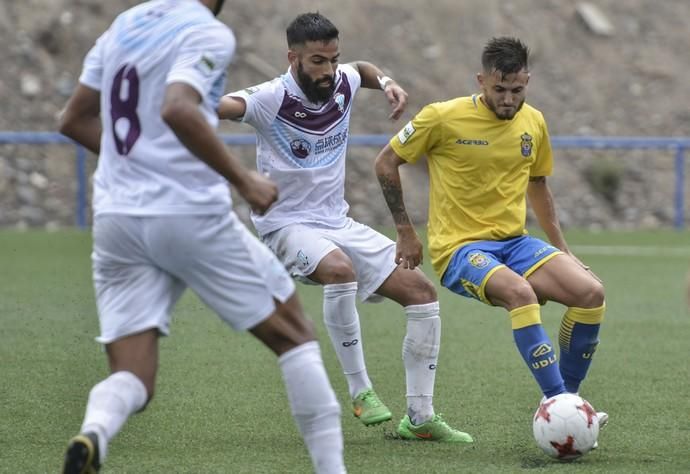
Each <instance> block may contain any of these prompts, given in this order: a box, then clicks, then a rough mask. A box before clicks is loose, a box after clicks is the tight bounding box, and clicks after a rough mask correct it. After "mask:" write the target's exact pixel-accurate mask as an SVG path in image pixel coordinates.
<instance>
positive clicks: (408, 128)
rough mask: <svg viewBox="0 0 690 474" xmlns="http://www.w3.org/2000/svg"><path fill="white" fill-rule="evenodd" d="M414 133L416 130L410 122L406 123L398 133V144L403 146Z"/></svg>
mask: <svg viewBox="0 0 690 474" xmlns="http://www.w3.org/2000/svg"><path fill="white" fill-rule="evenodd" d="M416 131H417V130H415V128H414V127H413V126H412V122H407V125H405V126H404V127H403V129H402V130H400V131H399V132H398V141H399V142H400V144H401V145H404V144H405V143H406V142H407V140H409V139H410V137H411V136H412V135H414V132H416Z"/></svg>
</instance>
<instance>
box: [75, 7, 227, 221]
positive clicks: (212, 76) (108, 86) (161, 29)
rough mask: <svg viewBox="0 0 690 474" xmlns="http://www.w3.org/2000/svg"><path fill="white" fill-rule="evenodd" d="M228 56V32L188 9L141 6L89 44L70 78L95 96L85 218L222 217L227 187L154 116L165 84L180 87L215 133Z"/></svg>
mask: <svg viewBox="0 0 690 474" xmlns="http://www.w3.org/2000/svg"><path fill="white" fill-rule="evenodd" d="M234 51H235V37H234V36H233V34H232V32H231V31H230V30H229V29H228V28H227V27H226V26H225V25H224V24H222V23H221V22H220V21H218V20H217V19H216V18H215V17H214V16H213V14H212V13H211V11H210V10H209V9H208V8H206V7H205V6H204V5H203V4H201V3H200V2H199V1H197V0H152V1H149V2H146V3H143V4H141V5H138V6H136V7H134V8H131V9H129V10H127V11H125V12H124V13H122V14H121V15H120V16H118V17H117V19H116V20H115V21H114V22H113V24H112V25H111V26H110V28H109V29H108V30H107V31H106V32H105V33H104V34H103V35H102V36H101V37H100V38H99V39H98V41H97V42H96V44H95V46H94V47H93V48H92V49H91V51H89V53H88V55H87V56H86V59H85V60H84V68H83V71H82V74H81V77H80V78H79V81H80V82H81V83H82V84H84V85H85V86H87V87H90V88H92V89H96V90H99V91H100V92H101V120H102V123H103V133H102V137H101V153H100V157H99V162H98V168H97V170H96V173H95V177H94V198H93V208H94V213H95V214H98V213H117V214H129V215H168V214H197V215H200V214H221V213H225V212H229V211H230V207H231V201H230V193H229V189H228V183H227V181H226V180H224V179H223V178H222V177H221V176H220V175H219V174H217V173H216V172H215V171H213V170H212V169H211V168H209V167H208V166H207V165H206V164H205V163H204V162H202V161H201V160H199V159H198V158H196V157H195V156H194V155H192V154H191V152H190V151H189V150H188V149H187V148H186V147H185V146H184V145H182V143H181V142H180V141H179V140H178V139H177V137H176V135H175V134H174V133H173V131H172V130H171V129H170V128H169V127H168V125H167V124H165V122H164V121H163V119H162V118H161V108H162V105H163V100H164V95H165V87H164V85H165V84H171V83H179V82H181V83H185V84H188V85H190V86H192V87H193V88H195V89H196V90H197V91H198V92H199V94H200V95H201V97H202V103H201V104H200V106H199V107H200V110H201V111H202V113H203V114H204V116H205V117H206V119H207V120H208V122H209V124H211V126H212V127H214V128H215V127H216V126H217V125H218V118H217V115H216V109H217V106H218V102H219V100H220V97H221V95H222V93H223V90H224V87H225V74H226V69H227V67H228V64H229V63H230V60H231V59H232V56H233V54H234Z"/></svg>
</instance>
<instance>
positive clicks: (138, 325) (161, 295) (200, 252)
mask: <svg viewBox="0 0 690 474" xmlns="http://www.w3.org/2000/svg"><path fill="white" fill-rule="evenodd" d="M93 241H94V243H93V253H92V255H91V258H92V264H93V281H94V287H95V290H96V303H97V306H98V317H99V320H100V326H101V335H100V337H98V338H96V340H97V341H98V342H101V343H104V344H107V343H109V342H113V341H115V340H117V339H120V338H122V337H124V336H128V335H131V334H136V333H139V332H142V331H145V330H148V329H152V328H157V329H158V330H159V331H160V332H161V333H162V334H163V335H168V334H169V326H170V313H171V312H172V309H173V307H174V305H175V303H176V302H177V300H178V299H179V297H180V296H181V295H182V293H183V291H184V290H185V288H187V287H189V288H191V289H192V290H193V291H194V292H195V293H196V294H197V295H198V296H199V298H200V299H201V300H202V301H203V302H204V303H205V304H206V305H207V306H209V307H210V308H211V309H213V310H214V311H215V312H216V313H217V314H218V316H220V318H221V319H223V320H224V321H225V322H226V323H227V324H229V325H230V326H232V327H233V328H234V329H236V330H246V329H250V328H252V327H254V326H256V325H257V324H259V323H260V322H262V321H263V320H265V319H266V318H267V317H268V316H270V315H271V314H272V313H273V312H274V311H275V303H274V301H273V299H274V298H275V299H277V300H278V301H280V302H284V301H286V300H287V299H288V298H290V296H292V294H293V293H294V291H295V284H294V282H293V281H292V279H291V278H290V276H289V274H288V273H287V272H286V271H285V269H284V268H283V266H282V265H281V263H280V262H279V261H278V259H277V258H276V257H275V256H274V255H273V254H272V253H271V251H270V250H269V249H268V248H267V247H266V246H265V245H263V244H262V243H261V242H259V240H258V239H257V238H256V237H254V236H253V235H252V234H251V233H250V232H249V231H248V230H247V228H246V227H245V226H244V225H243V224H242V223H241V222H239V220H238V219H237V216H235V214H234V213H230V214H224V215H212V216H156V217H135V216H127V215H116V214H105V215H98V216H96V218H95V219H94V226H93Z"/></svg>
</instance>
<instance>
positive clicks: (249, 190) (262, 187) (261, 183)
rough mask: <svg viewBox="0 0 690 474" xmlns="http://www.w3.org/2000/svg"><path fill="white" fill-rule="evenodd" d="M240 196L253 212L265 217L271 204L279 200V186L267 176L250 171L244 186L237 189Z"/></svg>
mask: <svg viewBox="0 0 690 474" xmlns="http://www.w3.org/2000/svg"><path fill="white" fill-rule="evenodd" d="M237 191H238V192H239V193H240V195H241V196H242V197H243V198H244V199H245V200H246V201H247V203H248V204H249V206H250V207H251V209H252V212H254V213H256V214H259V215H263V214H265V213H266V211H267V210H268V208H269V207H271V204H273V203H274V202H276V200H277V199H278V186H277V185H276V184H275V183H274V182H273V181H271V180H270V179H269V178H268V177H267V176H264V175H262V174H260V173H257V172H256V171H254V170H249V171H248V175H247V177H246V180H245V182H244V186H242V187H241V188H239V187H238V188H237Z"/></svg>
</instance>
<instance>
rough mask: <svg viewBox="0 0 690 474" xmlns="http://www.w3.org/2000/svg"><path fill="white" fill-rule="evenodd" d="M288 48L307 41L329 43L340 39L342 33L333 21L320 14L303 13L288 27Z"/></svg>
mask: <svg viewBox="0 0 690 474" xmlns="http://www.w3.org/2000/svg"><path fill="white" fill-rule="evenodd" d="M286 32H287V43H288V47H292V46H294V45H297V44H305V43H306V42H307V41H323V42H326V43H327V42H329V41H331V40H334V39H338V35H339V34H340V32H339V31H338V28H336V27H335V25H334V24H333V23H331V21H330V20H329V19H328V18H326V17H325V16H323V15H322V14H321V13H319V12H315V13H302V14H301V15H297V18H295V19H294V20H292V22H291V23H290V24H289V25H288V27H287V31H286Z"/></svg>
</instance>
